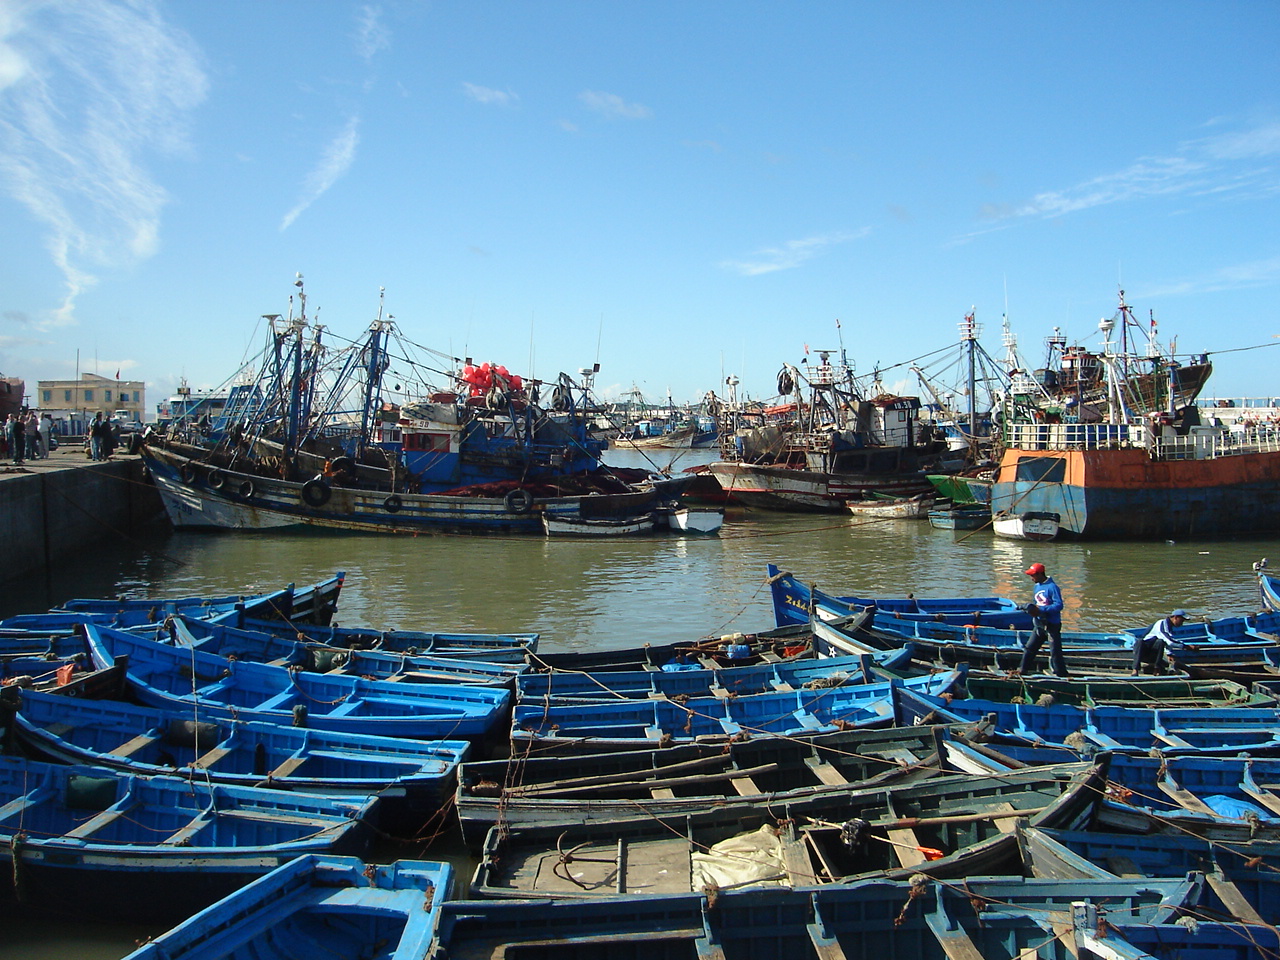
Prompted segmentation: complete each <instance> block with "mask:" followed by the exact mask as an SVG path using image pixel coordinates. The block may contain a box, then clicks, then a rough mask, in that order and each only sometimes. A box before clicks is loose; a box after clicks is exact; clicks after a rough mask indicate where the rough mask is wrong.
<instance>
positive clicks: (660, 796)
mask: <svg viewBox="0 0 1280 960" xmlns="http://www.w3.org/2000/svg"><path fill="white" fill-rule="evenodd" d="M649 796H651V797H653V799H655V800H674V799H675V798H676V794H675V791H674V790H672V789H671V788H670V787H654V788H653V789H651V790H650V791H649Z"/></svg>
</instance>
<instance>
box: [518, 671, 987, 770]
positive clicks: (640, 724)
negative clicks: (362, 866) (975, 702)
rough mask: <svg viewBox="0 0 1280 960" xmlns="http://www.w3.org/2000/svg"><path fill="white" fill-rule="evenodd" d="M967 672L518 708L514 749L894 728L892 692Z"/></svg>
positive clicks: (932, 686)
mask: <svg viewBox="0 0 1280 960" xmlns="http://www.w3.org/2000/svg"><path fill="white" fill-rule="evenodd" d="M962 676H963V674H962V672H961V671H951V672H948V673H942V674H935V675H932V676H923V677H912V678H910V679H907V680H897V679H895V680H892V681H888V682H879V683H863V684H855V685H852V686H841V687H831V688H826V689H815V690H793V691H790V692H785V693H759V694H755V695H753V696H746V697H734V698H729V699H720V698H718V697H702V698H694V699H690V700H688V701H686V702H684V703H676V702H674V701H671V700H623V701H618V702H614V703H602V702H598V701H584V702H581V703H566V704H542V703H536V702H532V703H519V704H516V707H515V709H514V711H513V716H512V721H511V744H512V750H513V751H527V750H529V749H531V748H533V747H535V746H536V747H538V748H541V747H546V746H552V745H555V744H561V743H565V742H566V741H568V742H572V743H573V744H574V745H575V747H574V748H575V749H578V750H586V751H592V752H609V751H612V750H631V749H645V748H648V747H655V746H662V745H664V744H676V743H685V742H708V741H718V742H725V741H727V740H730V739H733V738H739V737H743V736H760V735H769V736H790V737H794V736H813V735H816V734H822V733H833V732H835V731H836V730H847V729H849V728H851V727H874V726H889V725H891V724H892V723H893V713H894V709H893V696H892V692H893V688H894V687H895V686H899V685H905V686H907V687H909V688H911V689H914V690H918V691H928V692H934V693H945V692H947V691H949V690H950V689H951V688H953V687H954V686H956V685H957V684H958V683H959V681H960V679H961V677H962Z"/></svg>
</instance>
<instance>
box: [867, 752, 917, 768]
mask: <svg viewBox="0 0 1280 960" xmlns="http://www.w3.org/2000/svg"><path fill="white" fill-rule="evenodd" d="M873 752H874V753H875V755H876V756H877V757H884V758H885V759H886V760H893V761H895V762H896V763H901V764H903V765H905V766H908V767H910V766H912V765H914V764H917V763H919V762H920V758H919V757H917V756H916V755H915V754H914V753H912V752H911V751H910V750H908V749H906V748H905V747H877V748H876V749H875V750H874V751H873Z"/></svg>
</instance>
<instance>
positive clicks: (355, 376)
mask: <svg viewBox="0 0 1280 960" xmlns="http://www.w3.org/2000/svg"><path fill="white" fill-rule="evenodd" d="M296 286H297V287H298V291H297V301H296V305H295V303H294V300H293V298H292V297H291V298H290V312H289V315H288V316H287V317H284V318H282V317H281V316H279V315H271V316H269V317H267V318H266V319H267V320H268V324H269V328H270V334H269V337H268V342H267V345H266V347H265V348H264V350H263V352H262V354H261V355H260V356H259V357H258V358H256V359H255V360H254V361H251V364H250V366H256V369H257V374H256V376H249V375H248V374H247V373H246V374H245V375H242V376H240V377H238V378H237V380H238V381H239V382H238V383H237V385H236V386H235V387H233V388H232V389H231V391H230V393H229V396H228V399H227V403H226V406H225V408H224V410H223V411H222V413H221V415H220V416H217V417H216V418H212V419H209V418H205V419H202V420H201V421H195V422H193V421H191V420H189V419H177V420H175V421H174V422H173V423H172V424H170V425H169V427H168V429H167V430H166V431H165V432H164V433H163V434H161V435H152V436H150V437H149V438H148V441H147V443H146V446H145V447H144V450H143V456H144V458H145V460H146V462H147V465H148V466H149V468H150V470H151V473H152V476H153V477H154V478H155V482H156V485H157V487H158V488H159V490H160V494H161V497H162V499H163V501H164V505H165V509H166V511H167V512H168V514H169V518H170V519H171V520H172V522H173V524H174V525H175V526H178V527H218V528H233V529H236V528H248V529H261V528H271V527H283V526H295V525H305V526H319V527H329V528H335V529H348V530H366V531H381V532H391V533H406V532H407V533H416V532H430V531H437V530H449V531H465V532H501V533H537V534H541V533H542V532H543V530H544V522H543V516H544V515H546V516H548V517H551V518H553V519H567V520H575V519H576V520H608V519H617V518H621V517H636V516H640V515H643V514H646V513H648V512H650V511H652V510H655V509H657V508H659V507H664V508H666V507H671V506H672V505H674V504H678V502H679V500H680V496H681V492H682V489H683V487H684V486H685V485H686V484H687V483H688V479H687V478H675V479H671V478H665V477H662V476H659V475H653V476H650V475H649V474H647V473H646V472H644V471H630V472H627V471H619V470H617V469H610V468H606V467H604V466H603V464H602V462H601V455H602V453H603V451H604V449H605V446H606V441H603V440H600V439H596V438H594V437H592V436H591V435H590V434H589V432H588V425H587V416H586V411H587V410H588V409H592V406H591V404H590V403H589V402H588V400H587V398H586V391H585V388H584V387H583V386H582V384H580V383H578V382H577V381H575V380H574V379H573V378H572V377H571V376H569V375H568V374H564V373H562V374H560V375H559V377H558V378H557V379H556V380H554V381H551V382H543V381H539V380H535V379H525V378H523V377H521V376H519V375H517V374H514V373H512V372H511V371H509V370H508V369H507V367H506V366H505V365H502V364H492V363H483V364H478V365H477V364H475V363H473V362H472V361H471V360H470V359H469V358H456V357H448V356H446V355H444V354H440V353H437V352H435V351H430V350H429V349H428V348H423V347H419V346H418V345H416V344H412V343H410V342H409V341H407V340H405V339H404V338H403V337H402V336H401V335H400V333H399V331H398V329H397V327H396V325H395V324H394V323H393V322H392V318H390V317H384V315H383V310H382V306H381V300H380V302H379V309H378V315H377V318H376V319H375V320H374V322H373V323H372V324H371V326H370V328H369V330H368V332H367V335H366V336H365V337H364V338H363V339H362V340H360V341H358V342H354V343H351V344H349V345H348V346H346V347H344V348H341V349H336V350H334V349H330V347H329V346H328V345H327V344H326V343H325V342H324V337H323V334H324V328H322V327H320V326H317V325H315V324H314V323H313V321H312V320H311V319H309V318H308V317H307V314H306V296H305V293H304V291H303V288H302V279H301V277H299V278H298V280H297V282H296ZM295 306H296V312H295ZM393 343H394V350H393ZM424 352H425V353H427V354H429V355H430V356H429V358H428V360H427V361H426V362H423V361H419V360H415V359H413V358H414V357H416V356H420V355H422V354H423V353H424ZM393 358H394V363H395V364H396V366H397V368H398V369H397V372H396V378H398V381H397V380H393V381H392V382H390V383H389V382H387V381H388V380H389V379H390V378H389V377H388V376H387V374H388V371H389V370H390V368H391V365H392V363H393ZM442 367H443V369H441V368H442ZM432 380H436V381H443V382H436V383H435V384H432ZM402 383H403V386H402V385H401V384H402ZM544 391H545V392H546V393H548V394H549V398H548V402H547V403H545V405H544V403H543V402H542V400H541V394H542V393H543V392H544Z"/></svg>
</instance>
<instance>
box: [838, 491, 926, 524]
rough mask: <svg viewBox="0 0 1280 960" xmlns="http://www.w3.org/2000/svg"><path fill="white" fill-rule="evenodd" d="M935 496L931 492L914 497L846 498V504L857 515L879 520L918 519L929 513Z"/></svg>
mask: <svg viewBox="0 0 1280 960" xmlns="http://www.w3.org/2000/svg"><path fill="white" fill-rule="evenodd" d="M933 500H934V498H933V497H932V496H930V495H929V494H924V493H921V494H917V495H916V496H914V497H888V498H884V499H879V500H846V501H845V506H847V507H848V508H849V512H850V513H852V514H853V515H854V516H855V517H866V518H868V519H871V518H874V519H877V520H918V519H920V518H921V517H926V516H928V515H929V508H930V507H932V506H933Z"/></svg>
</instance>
